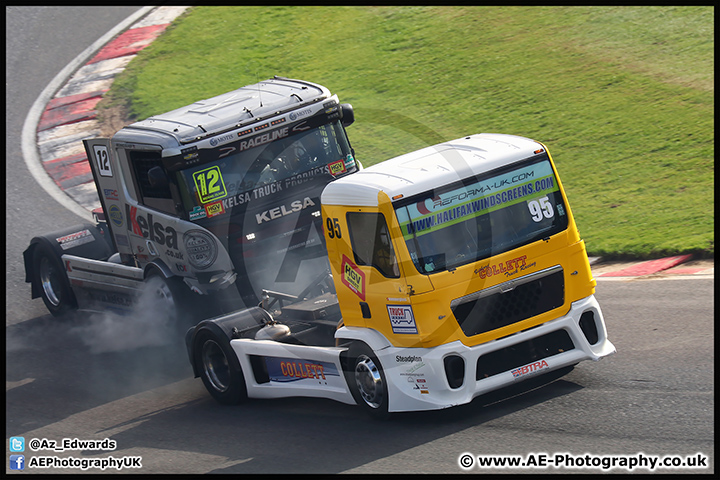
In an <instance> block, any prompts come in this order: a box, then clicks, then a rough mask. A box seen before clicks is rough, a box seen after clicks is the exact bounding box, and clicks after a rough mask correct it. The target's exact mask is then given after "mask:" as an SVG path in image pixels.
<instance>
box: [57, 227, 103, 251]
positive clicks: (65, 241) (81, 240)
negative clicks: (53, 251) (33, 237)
mask: <svg viewBox="0 0 720 480" xmlns="http://www.w3.org/2000/svg"><path fill="white" fill-rule="evenodd" d="M55 240H56V241H57V242H58V243H59V244H60V248H62V249H63V250H68V249H70V248H74V247H78V246H80V245H84V244H86V243H90V242H93V241H95V238H94V237H93V236H92V233H90V230H81V231H79V232H75V233H71V234H69V235H64V236H62V237H59V238H56V239H55Z"/></svg>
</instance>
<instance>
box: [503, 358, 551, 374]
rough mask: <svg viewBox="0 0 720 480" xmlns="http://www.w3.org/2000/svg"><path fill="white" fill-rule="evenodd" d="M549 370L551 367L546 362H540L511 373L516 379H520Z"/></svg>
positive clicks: (529, 364)
mask: <svg viewBox="0 0 720 480" xmlns="http://www.w3.org/2000/svg"><path fill="white" fill-rule="evenodd" d="M548 368H550V365H548V363H547V362H546V361H545V360H540V361H539V362H533V363H528V364H527V365H523V366H522V367H518V368H516V369H515V370H512V371H511V372H510V373H512V376H513V378H514V379H518V378H521V377H525V376H527V375H530V374H535V373H537V372H540V371H542V370H547V369H548Z"/></svg>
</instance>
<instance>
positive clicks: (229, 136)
mask: <svg viewBox="0 0 720 480" xmlns="http://www.w3.org/2000/svg"><path fill="white" fill-rule="evenodd" d="M231 140H235V135H232V134H227V135H220V136H218V137H213V138H211V139H210V145H212V146H213V147H216V146H218V145H220V144H221V143H225V142H229V141H231Z"/></svg>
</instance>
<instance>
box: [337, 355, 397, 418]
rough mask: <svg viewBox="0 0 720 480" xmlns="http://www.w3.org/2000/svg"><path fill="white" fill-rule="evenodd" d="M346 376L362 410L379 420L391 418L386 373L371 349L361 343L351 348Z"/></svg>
mask: <svg viewBox="0 0 720 480" xmlns="http://www.w3.org/2000/svg"><path fill="white" fill-rule="evenodd" d="M345 374H346V378H347V382H348V385H349V386H350V392H351V393H352V395H353V397H354V398H355V401H356V402H357V404H358V405H360V407H361V408H362V409H364V410H365V411H366V412H367V413H369V414H370V415H371V416H373V417H375V418H377V419H381V420H385V419H387V418H389V417H390V413H389V412H388V405H389V399H388V388H387V381H386V379H385V372H384V371H383V368H382V365H381V364H380V362H379V361H378V359H377V357H376V356H375V354H374V353H373V351H372V350H371V349H370V347H368V346H367V345H365V344H364V343H360V342H357V343H354V344H352V345H351V346H350V350H349V352H348V369H347V371H346V372H345Z"/></svg>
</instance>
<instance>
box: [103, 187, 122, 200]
mask: <svg viewBox="0 0 720 480" xmlns="http://www.w3.org/2000/svg"><path fill="white" fill-rule="evenodd" d="M103 194H105V198H106V199H107V200H120V198H119V197H118V191H117V190H115V189H114V188H104V189H103Z"/></svg>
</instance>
